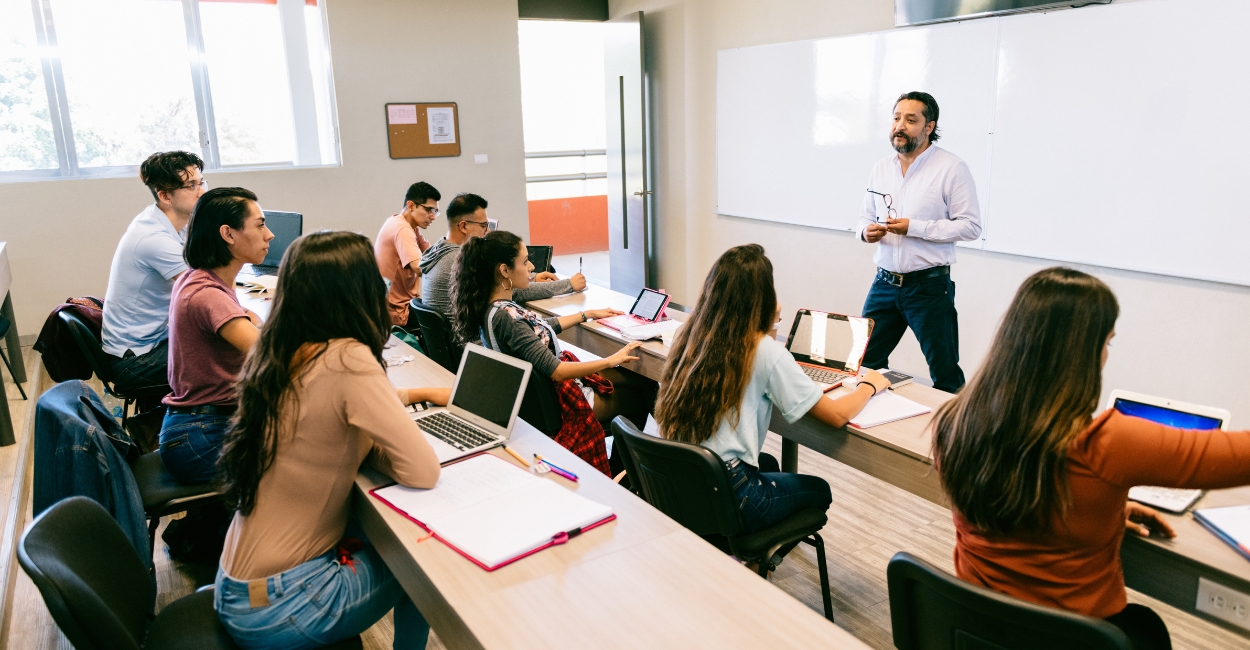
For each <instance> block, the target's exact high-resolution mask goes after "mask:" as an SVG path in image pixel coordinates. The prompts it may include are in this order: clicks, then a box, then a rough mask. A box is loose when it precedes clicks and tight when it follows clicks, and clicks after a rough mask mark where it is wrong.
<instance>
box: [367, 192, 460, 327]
mask: <svg viewBox="0 0 1250 650" xmlns="http://www.w3.org/2000/svg"><path fill="white" fill-rule="evenodd" d="M442 198H443V196H442V195H441V194H439V193H438V190H436V189H434V186H433V185H430V184H429V183H425V182H420V183H413V184H412V185H411V186H409V187H408V193H407V194H405V195H404V210H403V212H400V213H399V214H394V215H391V216H390V218H388V219H387V220H386V223H384V224H382V230H381V231H379V232H378V238H377V239H376V240H374V242H373V255H374V257H376V258H377V259H378V268H379V269H380V270H381V271H382V277H383V278H386V279H387V280H389V281H390V284H391V288H390V291H389V292H388V293H387V294H386V303H387V307H388V308H389V309H390V312H391V324H392V325H398V326H400V327H404V328H405V329H416V325H417V324H416V322H415V320H414V321H413V323H412V327H407V325H408V301H409V300H412V299H413V298H416V297H418V296H420V295H421V269H420V268H419V267H418V262H420V260H421V254H422V253H424V252H425V251H426V250H427V249H429V247H430V242H429V241H428V240H427V239H426V238H425V237H423V236H422V235H421V231H422V230H425V229H426V228H429V227H430V224H432V223H434V217H437V216H438V202H439V200H440V199H442Z"/></svg>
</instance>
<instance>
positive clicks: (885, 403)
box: [851, 390, 933, 429]
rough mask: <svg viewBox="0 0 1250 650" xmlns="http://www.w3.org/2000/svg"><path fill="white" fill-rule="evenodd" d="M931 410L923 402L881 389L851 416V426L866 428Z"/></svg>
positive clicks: (912, 416)
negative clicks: (862, 408) (860, 409)
mask: <svg viewBox="0 0 1250 650" xmlns="http://www.w3.org/2000/svg"><path fill="white" fill-rule="evenodd" d="M932 410H933V409H931V408H929V407H927V406H925V405H924V404H918V403H916V402H913V401H911V400H909V399H907V398H906V397H903V396H901V395H896V394H895V393H893V392H891V391H888V390H883V391H881V392H879V393H877V394H876V395H874V396H873V398H872V399H870V400H868V404H867V405H865V406H864V410H862V411H860V412H859V415H856V416H855V417H853V418H851V426H853V427H855V428H856V429H867V428H869V427H875V426H877V425H881V424H888V423H890V422H897V421H899V420H906V419H907V418H914V417H916V416H917V415H924V414H925V413H929V412H930V411H932Z"/></svg>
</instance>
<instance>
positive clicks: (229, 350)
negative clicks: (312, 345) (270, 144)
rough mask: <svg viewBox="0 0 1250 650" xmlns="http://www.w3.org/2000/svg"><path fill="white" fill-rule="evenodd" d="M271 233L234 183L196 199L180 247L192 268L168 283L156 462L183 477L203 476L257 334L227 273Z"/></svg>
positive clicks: (261, 250) (210, 471)
mask: <svg viewBox="0 0 1250 650" xmlns="http://www.w3.org/2000/svg"><path fill="white" fill-rule="evenodd" d="M272 239H273V233H272V232H269V229H268V228H266V227H265V215H264V214H262V213H261V210H260V206H259V205H257V203H256V195H255V194H253V193H251V192H249V191H248V190H245V189H243V188H241V187H221V188H217V189H214V190H209V191H208V192H207V193H205V194H204V196H202V197H200V200H199V202H198V203H196V206H195V211H194V212H192V213H191V223H190V225H189V226H188V227H187V246H186V249H185V250H184V251H183V256H184V257H185V258H186V261H187V266H189V267H190V268H191V270H189V271H187V272H186V273H183V274H182V275H181V276H179V277H178V281H177V282H175V283H174V291H173V300H172V302H171V303H170V306H169V385H170V387H171V388H172V389H173V392H172V393H170V394H169V395H166V396H165V399H164V400H163V401H164V402H165V404H166V406H167V407H168V409H167V410H166V411H165V421H164V422H163V423H162V424H161V437H160V441H161V445H160V453H161V462H163V463H164V464H165V469H167V470H169V473H170V474H173V475H174V477H175V478H177V479H178V480H180V481H182V482H184V483H208V482H211V481H212V480H213V476H214V475H216V472H217V468H216V467H217V455H218V453H219V452H220V451H221V439H222V437H223V436H224V435H225V433H226V428H227V427H228V426H229V424H230V416H232V415H234V412H235V410H236V408H237V407H238V401H237V400H236V398H235V394H234V382H235V380H236V379H238V376H239V371H240V370H242V369H243V358H244V357H245V356H246V355H247V353H248V352H249V351H251V349H252V345H254V344H255V343H256V339H258V338H260V330H259V329H257V327H258V326H259V325H260V318H259V317H258V316H257V315H256V314H254V313H252V312H251V311H249V310H247V309H244V308H243V307H242V306H241V305H239V299H238V297H237V296H235V293H234V279H235V277H236V276H237V275H238V274H239V270H240V269H242V268H243V265H244V264H260V263H261V262H263V261H265V254H266V253H268V252H269V241H270V240H272Z"/></svg>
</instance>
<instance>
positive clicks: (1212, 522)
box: [1194, 506, 1250, 559]
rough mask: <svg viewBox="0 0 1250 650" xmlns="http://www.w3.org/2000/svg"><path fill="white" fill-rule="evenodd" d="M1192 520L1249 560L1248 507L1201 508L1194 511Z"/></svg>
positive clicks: (1249, 527)
mask: <svg viewBox="0 0 1250 650" xmlns="http://www.w3.org/2000/svg"><path fill="white" fill-rule="evenodd" d="M1194 519H1196V520H1197V521H1198V523H1200V524H1202V525H1203V526H1206V528H1207V530H1209V531H1211V532H1213V533H1215V536H1216V537H1219V538H1220V539H1222V540H1224V542H1225V543H1226V544H1228V545H1229V546H1231V547H1233V548H1234V549H1236V550H1237V552H1238V553H1241V554H1242V556H1244V557H1245V558H1246V559H1250V506H1224V507H1220V508H1201V509H1199V510H1195V511H1194Z"/></svg>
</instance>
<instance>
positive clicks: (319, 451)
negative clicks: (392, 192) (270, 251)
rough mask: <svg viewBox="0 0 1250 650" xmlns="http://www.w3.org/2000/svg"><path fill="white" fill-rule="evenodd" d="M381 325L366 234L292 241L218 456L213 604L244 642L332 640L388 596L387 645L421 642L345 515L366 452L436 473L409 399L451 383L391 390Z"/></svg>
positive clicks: (421, 633)
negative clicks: (222, 532) (223, 511)
mask: <svg viewBox="0 0 1250 650" xmlns="http://www.w3.org/2000/svg"><path fill="white" fill-rule="evenodd" d="M389 329H390V316H389V314H388V312H387V308H386V287H385V285H384V284H383V282H382V277H381V275H380V274H379V272H378V266H377V263H376V262H375V261H374V258H373V249H372V248H371V247H370V245H369V240H368V239H366V238H365V237H363V236H360V235H356V234H352V233H347V232H319V233H314V234H312V235H308V236H306V237H302V238H300V239H298V240H296V241H295V243H293V244H292V245H291V248H290V250H288V251H287V253H286V256H285V257H284V258H283V260H282V266H281V267H280V268H279V269H278V292H277V297H276V298H275V300H274V304H273V310H272V312H271V314H270V316H269V320H268V321H267V322H266V323H265V327H264V329H263V330H262V331H261V335H260V340H259V341H258V342H257V344H256V347H255V348H254V349H253V351H252V353H251V355H250V356H249V357H248V359H247V362H246V363H245V365H244V367H243V374H242V377H241V379H240V381H239V386H238V394H239V410H238V415H237V417H236V420H235V421H234V423H233V426H232V427H231V430H230V431H229V432H228V433H227V434H226V438H225V442H224V445H223V447H222V454H221V458H220V460H219V461H218V476H219V478H220V480H221V481H222V486H223V489H224V491H225V500H226V503H227V505H228V506H230V507H233V508H234V509H235V510H236V512H235V515H234V521H233V522H231V524H230V530H229V532H228V533H227V534H226V544H225V548H224V550H223V551H222V554H221V568H220V569H219V570H218V572H217V582H216V595H215V606H216V609H217V615H218V617H219V618H220V619H221V622H222V624H223V625H225V627H226V629H227V630H229V632H230V635H231V636H232V637H234V640H235V642H237V643H238V644H239V645H240V646H242V647H244V648H315V647H320V646H324V645H328V644H331V643H334V642H337V641H339V640H342V639H345V638H349V637H352V636H355V635H357V634H360V633H361V632H363V631H364V630H366V629H368V628H369V627H370V626H372V625H373V624H374V623H376V622H377V621H378V619H380V618H382V617H383V616H384V615H385V614H386V612H388V611H390V610H391V608H394V609H395V645H394V647H395V648H396V649H399V648H424V647H425V644H426V638H427V636H428V634H429V625H428V624H426V622H425V619H424V618H422V617H421V614H420V612H418V611H417V609H416V607H415V606H414V605H413V604H412V601H411V600H409V598H408V597H407V596H406V595H405V594H404V591H403V588H402V587H400V585H399V582H398V581H397V580H396V579H395V577H394V576H393V575H391V572H390V571H389V570H388V569H387V568H386V565H385V564H383V562H382V559H381V558H380V557H379V556H378V554H377V552H376V551H375V550H374V549H373V547H372V546H371V545H370V544H369V542H368V540H367V539H365V537H364V535H363V533H361V532H360V531H359V530H358V529H356V528H355V527H354V526H349V522H348V518H349V515H350V511H351V501H350V498H351V494H350V492H351V487H352V482H353V481H354V479H355V477H356V472H357V470H358V469H359V468H360V465H361V463H362V462H364V461H365V460H366V459H368V460H369V461H370V462H371V463H372V465H373V466H374V467H376V468H377V469H378V470H380V471H382V472H384V473H386V474H387V475H389V476H390V477H392V478H394V479H395V480H396V481H398V482H400V483H401V484H403V485H407V486H410V487H417V488H432V487H434V484H435V483H436V482H437V481H438V474H439V465H438V459H437V457H436V456H435V455H434V451H433V450H432V449H431V448H430V445H429V444H428V443H427V442H426V441H425V438H424V437H423V436H422V435H421V432H420V430H419V429H418V428H417V425H416V423H415V422H413V421H412V419H411V418H409V416H408V414H407V412H406V410H405V408H404V405H405V404H410V403H412V402H416V401H423V400H429V401H433V402H437V403H439V404H446V403H447V398H448V392H449V391H448V390H447V389H445V388H443V389H429V388H426V389H411V388H408V389H403V388H401V389H399V390H398V394H397V393H396V389H395V388H393V387H392V386H391V384H390V382H389V381H388V380H387V377H386V366H385V364H384V363H383V361H382V346H383V344H384V343H385V341H386V339H387V337H388V331H389Z"/></svg>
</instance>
